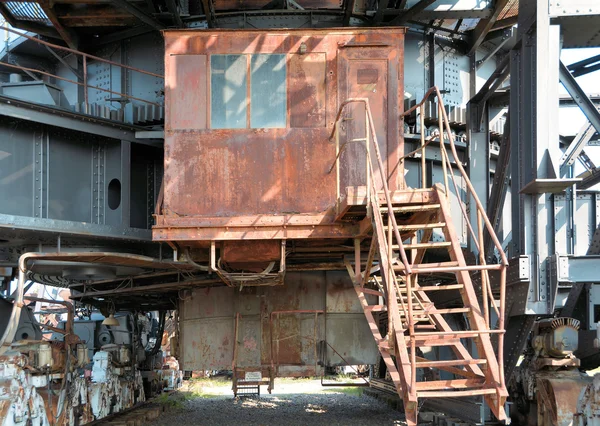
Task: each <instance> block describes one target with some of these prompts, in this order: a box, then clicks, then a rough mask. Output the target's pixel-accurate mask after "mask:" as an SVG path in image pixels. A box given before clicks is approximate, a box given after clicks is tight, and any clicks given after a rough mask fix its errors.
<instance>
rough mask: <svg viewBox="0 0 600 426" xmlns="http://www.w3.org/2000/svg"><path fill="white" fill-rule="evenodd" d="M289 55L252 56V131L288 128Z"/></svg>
mask: <svg viewBox="0 0 600 426" xmlns="http://www.w3.org/2000/svg"><path fill="white" fill-rule="evenodd" d="M285 58H286V55H265V54H257V55H252V60H251V66H250V68H251V73H250V127H252V128H265V127H271V128H273V127H285V125H286V110H285V108H286V98H287V96H286V95H287V94H286V84H285V83H286V65H285Z"/></svg>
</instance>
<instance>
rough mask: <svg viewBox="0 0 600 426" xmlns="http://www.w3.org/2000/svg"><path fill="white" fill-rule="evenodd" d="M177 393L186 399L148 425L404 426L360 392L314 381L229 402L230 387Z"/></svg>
mask: <svg viewBox="0 0 600 426" xmlns="http://www.w3.org/2000/svg"><path fill="white" fill-rule="evenodd" d="M263 390H265V389H264V388H263V389H261V392H262V391H263ZM181 395H187V396H186V397H185V398H182V397H181V396H180V397H179V398H180V399H179V401H181V402H180V403H177V404H176V405H177V406H176V407H175V408H174V409H172V410H170V411H168V412H166V413H165V414H163V415H161V416H160V417H159V418H158V419H157V420H156V421H155V422H153V423H150V424H148V425H147V426H159V425H160V426H162V425H181V426H191V425H232V426H242V425H366V424H376V425H405V424H406V423H404V422H403V421H402V414H401V413H399V412H398V411H395V410H392V409H390V408H389V407H388V406H387V405H385V404H383V403H382V402H380V401H378V400H376V399H374V398H370V397H368V396H365V395H362V391H361V390H360V388H326V389H323V388H322V387H321V384H320V382H319V381H316V380H310V381H307V380H303V381H298V382H293V381H292V382H288V381H286V382H282V383H277V382H276V385H275V390H274V391H273V394H271V395H269V394H266V395H263V394H262V393H261V396H260V398H257V397H242V398H233V396H232V394H231V385H230V384H229V383H228V384H223V385H221V386H214V385H211V386H203V387H201V390H200V391H198V389H197V388H196V390H190V388H189V385H188V388H184V389H183V391H182V393H181ZM175 398H177V396H175Z"/></svg>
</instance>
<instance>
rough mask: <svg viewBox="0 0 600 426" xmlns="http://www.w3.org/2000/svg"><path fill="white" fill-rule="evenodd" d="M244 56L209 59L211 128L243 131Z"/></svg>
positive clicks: (245, 73) (245, 77)
mask: <svg viewBox="0 0 600 426" xmlns="http://www.w3.org/2000/svg"><path fill="white" fill-rule="evenodd" d="M247 74H248V67H247V59H246V55H212V56H211V58H210V127H212V128H213V129H243V128H245V127H246V104H247V102H246V93H247V90H246V85H247V81H248V75H247Z"/></svg>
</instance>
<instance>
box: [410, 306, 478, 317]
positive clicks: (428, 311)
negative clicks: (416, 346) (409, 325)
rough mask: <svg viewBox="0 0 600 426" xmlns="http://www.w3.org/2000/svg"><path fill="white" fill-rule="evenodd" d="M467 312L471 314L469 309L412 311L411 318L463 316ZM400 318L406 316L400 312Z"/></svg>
mask: <svg viewBox="0 0 600 426" xmlns="http://www.w3.org/2000/svg"><path fill="white" fill-rule="evenodd" d="M467 312H471V308H446V309H428V310H425V311H424V310H423V309H413V310H412V313H413V316H414V315H417V316H422V315H434V314H465V313H467ZM400 316H401V317H402V316H406V314H405V313H404V311H402V310H401V311H400Z"/></svg>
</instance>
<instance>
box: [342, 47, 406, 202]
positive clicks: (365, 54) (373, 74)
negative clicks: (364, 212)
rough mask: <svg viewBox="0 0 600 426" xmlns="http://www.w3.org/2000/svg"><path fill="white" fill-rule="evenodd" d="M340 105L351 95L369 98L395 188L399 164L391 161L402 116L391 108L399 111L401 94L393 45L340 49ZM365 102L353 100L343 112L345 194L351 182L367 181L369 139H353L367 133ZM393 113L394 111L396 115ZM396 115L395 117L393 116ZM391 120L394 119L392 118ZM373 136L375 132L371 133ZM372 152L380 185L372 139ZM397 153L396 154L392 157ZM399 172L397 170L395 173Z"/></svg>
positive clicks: (376, 129)
mask: <svg viewBox="0 0 600 426" xmlns="http://www.w3.org/2000/svg"><path fill="white" fill-rule="evenodd" d="M338 67H339V69H338V77H339V80H338V88H339V89H338V90H339V96H338V105H341V104H342V102H344V101H345V100H346V99H349V98H367V99H368V100H369V105H370V108H371V113H372V116H373V122H374V125H375V131H376V134H377V141H378V146H379V151H380V153H381V157H382V162H383V167H384V170H383V171H384V176H386V179H388V183H389V184H390V188H392V189H395V187H396V185H395V184H394V182H391V181H389V174H390V171H392V172H393V171H394V170H395V166H396V165H395V164H390V163H392V161H390V153H392V152H395V151H396V147H397V144H398V134H397V133H398V131H397V126H398V120H397V118H396V117H392V116H391V115H390V116H388V114H390V112H392V113H393V114H395V113H396V112H397V102H398V100H397V99H398V94H397V93H396V92H397V84H393V82H394V79H395V82H396V83H397V81H398V78H397V69H398V67H397V60H395V55H392V51H391V49H390V48H389V47H373V46H361V45H360V44H357V45H353V46H346V47H341V48H340V49H339V51H338ZM365 113H366V111H365V106H364V104H363V103H351V104H349V105H347V106H346V107H345V109H344V111H343V113H342V116H341V117H342V118H341V120H342V121H341V123H340V124H341V126H340V146H342V145H343V144H344V143H347V145H346V146H345V147H344V148H343V152H342V154H341V155H340V190H341V193H342V194H344V193H345V192H346V188H347V187H349V186H353V187H361V186H363V187H364V186H365V185H366V183H367V179H366V178H367V169H366V164H367V163H366V162H367V157H366V149H365V142H349V141H351V140H353V139H361V138H364V137H365V130H366V129H365V125H366V119H365ZM393 114H392V115H393ZM391 118H393V120H392V119H391ZM388 121H390V122H388ZM371 138H372V136H371ZM370 156H371V160H372V163H371V164H372V165H373V171H374V173H375V184H376V185H377V188H378V189H379V188H381V187H382V182H381V174H380V172H379V165H378V164H377V157H376V154H375V152H374V146H373V144H372V143H371V146H370ZM393 157H395V156H392V158H393ZM392 174H394V175H395V173H392Z"/></svg>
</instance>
